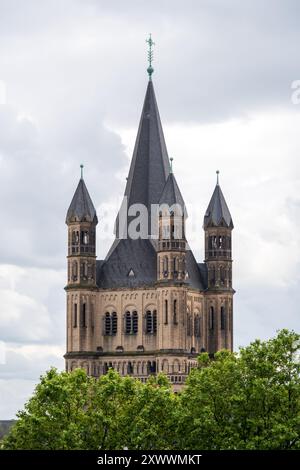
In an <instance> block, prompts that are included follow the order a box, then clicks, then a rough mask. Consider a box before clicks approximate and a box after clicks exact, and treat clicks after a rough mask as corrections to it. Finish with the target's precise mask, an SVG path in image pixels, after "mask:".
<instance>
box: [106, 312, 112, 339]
mask: <svg viewBox="0 0 300 470" xmlns="http://www.w3.org/2000/svg"><path fill="white" fill-rule="evenodd" d="M104 334H105V335H106V336H109V335H110V334H111V318H110V313H109V312H106V314H105V316H104Z"/></svg>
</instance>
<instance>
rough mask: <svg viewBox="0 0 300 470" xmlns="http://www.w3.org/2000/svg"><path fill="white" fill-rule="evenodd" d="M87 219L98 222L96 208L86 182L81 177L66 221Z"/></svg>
mask: <svg viewBox="0 0 300 470" xmlns="http://www.w3.org/2000/svg"><path fill="white" fill-rule="evenodd" d="M85 220H86V221H88V222H95V223H97V222H98V219H97V214H96V209H95V207H94V204H93V202H92V199H91V197H90V195H89V192H88V190H87V187H86V185H85V182H84V180H83V179H82V178H81V179H80V180H79V183H78V186H77V188H76V191H75V193H74V196H73V199H72V201H71V204H70V207H69V209H68V212H67V216H66V223H67V224H68V223H70V222H74V221H77V222H83V221H85Z"/></svg>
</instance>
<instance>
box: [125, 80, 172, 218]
mask: <svg viewBox="0 0 300 470" xmlns="http://www.w3.org/2000/svg"><path fill="white" fill-rule="evenodd" d="M169 172H170V163H169V158H168V152H167V147H166V143H165V139H164V134H163V130H162V125H161V121H160V116H159V111H158V107H157V102H156V98H155V93H154V88H153V82H152V81H149V82H148V86H147V91H146V96H145V101H144V106H143V110H142V115H141V119H140V124H139V129H138V133H137V138H136V142H135V147H134V151H133V156H132V161H131V165H130V170H129V175H128V180H127V184H126V189H125V196H127V202H128V207H130V206H131V205H132V204H136V203H139V204H144V205H145V206H146V207H147V209H148V211H149V213H150V211H151V204H157V203H158V201H159V198H160V195H161V193H162V191H163V188H164V185H165V182H166V179H167V177H168V174H169Z"/></svg>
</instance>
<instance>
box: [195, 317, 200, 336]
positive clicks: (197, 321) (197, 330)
mask: <svg viewBox="0 0 300 470" xmlns="http://www.w3.org/2000/svg"><path fill="white" fill-rule="evenodd" d="M194 335H195V336H196V337H197V338H199V337H200V336H201V318H200V316H199V315H196V316H195V318H194Z"/></svg>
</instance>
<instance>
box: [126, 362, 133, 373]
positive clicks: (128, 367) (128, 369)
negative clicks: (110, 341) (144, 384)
mask: <svg viewBox="0 0 300 470" xmlns="http://www.w3.org/2000/svg"><path fill="white" fill-rule="evenodd" d="M127 374H133V365H132V362H130V361H129V362H128V363H127Z"/></svg>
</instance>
